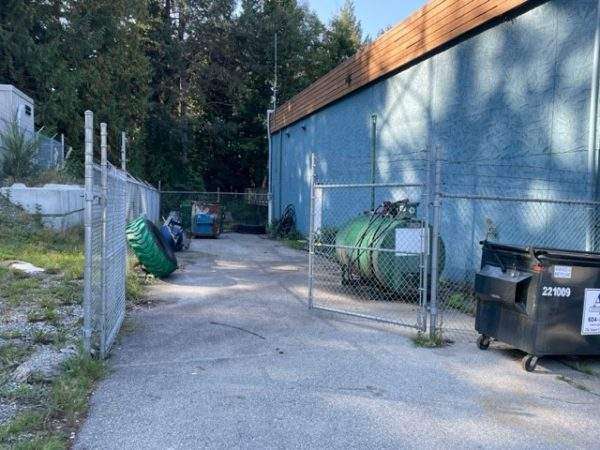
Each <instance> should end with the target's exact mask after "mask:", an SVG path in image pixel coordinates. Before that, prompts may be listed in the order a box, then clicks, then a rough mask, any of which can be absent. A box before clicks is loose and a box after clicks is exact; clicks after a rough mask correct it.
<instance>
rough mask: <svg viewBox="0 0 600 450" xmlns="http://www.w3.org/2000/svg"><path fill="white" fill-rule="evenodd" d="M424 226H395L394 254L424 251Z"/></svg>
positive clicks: (412, 253) (400, 254) (402, 254)
mask: <svg viewBox="0 0 600 450" xmlns="http://www.w3.org/2000/svg"><path fill="white" fill-rule="evenodd" d="M424 236H425V228H396V256H405V255H414V254H419V253H424V252H425V239H424Z"/></svg>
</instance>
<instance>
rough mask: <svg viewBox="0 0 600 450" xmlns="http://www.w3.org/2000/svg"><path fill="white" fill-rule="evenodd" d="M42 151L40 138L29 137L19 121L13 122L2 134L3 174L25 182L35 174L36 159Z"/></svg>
mask: <svg viewBox="0 0 600 450" xmlns="http://www.w3.org/2000/svg"><path fill="white" fill-rule="evenodd" d="M39 149H40V138H39V136H38V135H37V134H34V135H32V136H30V135H28V134H27V133H26V131H25V130H23V129H22V128H21V127H20V126H19V123H18V121H17V118H16V116H15V118H14V119H13V120H11V121H10V122H9V124H8V127H7V128H6V130H5V131H4V132H3V133H0V150H1V153H2V173H3V175H4V177H6V178H9V179H13V180H17V181H20V180H23V179H25V178H28V177H30V176H33V175H34V174H35V172H36V171H37V170H36V167H35V165H34V159H35V157H36V155H37V154H38V151H39Z"/></svg>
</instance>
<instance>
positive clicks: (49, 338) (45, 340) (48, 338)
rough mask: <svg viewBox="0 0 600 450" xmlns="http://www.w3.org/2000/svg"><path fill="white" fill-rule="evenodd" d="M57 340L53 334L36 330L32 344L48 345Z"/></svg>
mask: <svg viewBox="0 0 600 450" xmlns="http://www.w3.org/2000/svg"><path fill="white" fill-rule="evenodd" d="M56 340H57V336H56V334H55V333H48V332H46V331H42V330H38V331H36V332H35V334H34V335H33V342H34V343H35V344H42V345H48V344H53V343H55V342H56Z"/></svg>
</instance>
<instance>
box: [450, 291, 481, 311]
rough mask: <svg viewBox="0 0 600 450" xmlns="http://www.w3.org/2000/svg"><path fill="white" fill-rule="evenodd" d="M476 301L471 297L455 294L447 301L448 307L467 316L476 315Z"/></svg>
mask: <svg viewBox="0 0 600 450" xmlns="http://www.w3.org/2000/svg"><path fill="white" fill-rule="evenodd" d="M475 304H476V303H475V299H474V298H472V297H471V296H469V295H466V294H462V293H459V292H455V293H454V294H452V295H451V296H450V297H449V298H448V300H447V301H446V306H447V307H449V308H453V309H456V310H458V311H460V312H463V313H466V314H471V315H473V314H475Z"/></svg>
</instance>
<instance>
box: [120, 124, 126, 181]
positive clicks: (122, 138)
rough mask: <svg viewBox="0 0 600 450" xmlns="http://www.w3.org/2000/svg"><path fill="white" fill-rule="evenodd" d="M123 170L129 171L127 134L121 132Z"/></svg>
mask: <svg viewBox="0 0 600 450" xmlns="http://www.w3.org/2000/svg"><path fill="white" fill-rule="evenodd" d="M121 170H122V171H123V172H126V171H127V134H126V133H125V132H124V131H121Z"/></svg>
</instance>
